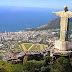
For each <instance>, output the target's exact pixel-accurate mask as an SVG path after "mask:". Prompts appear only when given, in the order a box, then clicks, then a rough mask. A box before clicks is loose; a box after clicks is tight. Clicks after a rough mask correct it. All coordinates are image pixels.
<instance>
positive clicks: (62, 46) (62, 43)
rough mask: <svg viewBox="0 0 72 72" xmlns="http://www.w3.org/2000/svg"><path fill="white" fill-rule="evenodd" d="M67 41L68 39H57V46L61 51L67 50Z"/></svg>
mask: <svg viewBox="0 0 72 72" xmlns="http://www.w3.org/2000/svg"><path fill="white" fill-rule="evenodd" d="M67 43H68V41H61V40H56V41H55V48H56V49H58V50H60V51H66V50H67Z"/></svg>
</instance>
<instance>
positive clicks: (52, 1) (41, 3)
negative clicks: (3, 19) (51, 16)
mask: <svg viewBox="0 0 72 72" xmlns="http://www.w3.org/2000/svg"><path fill="white" fill-rule="evenodd" d="M65 5H66V6H68V7H69V8H70V9H72V0H0V6H16V7H40V8H63V6H65Z"/></svg>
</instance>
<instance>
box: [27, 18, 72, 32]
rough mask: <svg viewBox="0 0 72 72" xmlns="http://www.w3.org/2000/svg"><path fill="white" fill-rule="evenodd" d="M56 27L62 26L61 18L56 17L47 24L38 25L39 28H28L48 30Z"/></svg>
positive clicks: (71, 22) (71, 20)
mask: <svg viewBox="0 0 72 72" xmlns="http://www.w3.org/2000/svg"><path fill="white" fill-rule="evenodd" d="M71 25H72V19H70V29H71V28H72V26H71ZM56 28H60V18H56V19H54V20H52V21H50V22H49V23H48V24H45V25H43V26H40V27H37V28H31V29H27V30H31V31H33V30H48V29H56Z"/></svg>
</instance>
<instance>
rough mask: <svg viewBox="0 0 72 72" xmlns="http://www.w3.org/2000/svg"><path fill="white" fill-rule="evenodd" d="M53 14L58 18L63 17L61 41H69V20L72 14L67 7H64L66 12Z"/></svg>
mask: <svg viewBox="0 0 72 72" xmlns="http://www.w3.org/2000/svg"><path fill="white" fill-rule="evenodd" d="M52 13H55V14H56V15H57V16H59V17H61V21H60V40H61V41H67V40H68V28H69V18H71V17H72V12H71V11H68V8H67V6H64V11H60V12H52Z"/></svg>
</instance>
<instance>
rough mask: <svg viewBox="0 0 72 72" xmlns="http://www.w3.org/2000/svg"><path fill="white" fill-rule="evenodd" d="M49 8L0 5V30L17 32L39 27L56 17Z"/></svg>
mask: <svg viewBox="0 0 72 72" xmlns="http://www.w3.org/2000/svg"><path fill="white" fill-rule="evenodd" d="M54 10H55V11H59V10H56V9H49V8H29V7H0V32H2V33H3V32H5V31H6V32H17V31H21V30H26V29H27V28H35V27H40V26H42V25H45V24H48V23H49V22H50V21H52V20H53V19H55V18H57V16H56V15H55V14H52V11H54Z"/></svg>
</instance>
